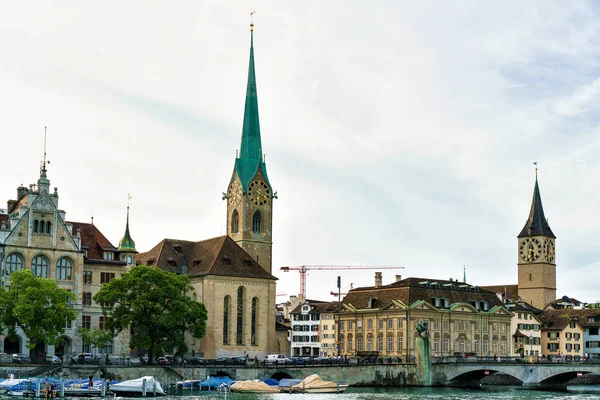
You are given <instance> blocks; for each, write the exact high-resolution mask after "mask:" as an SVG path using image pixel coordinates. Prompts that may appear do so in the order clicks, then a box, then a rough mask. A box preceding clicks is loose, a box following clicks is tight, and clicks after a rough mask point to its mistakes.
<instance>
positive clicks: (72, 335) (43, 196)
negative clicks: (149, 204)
mask: <svg viewBox="0 0 600 400" xmlns="http://www.w3.org/2000/svg"><path fill="white" fill-rule="evenodd" d="M121 244H122V246H121V245H120V246H119V247H115V246H114V245H112V244H111V242H110V241H109V240H108V239H107V238H106V237H105V236H104V235H103V234H102V233H101V232H100V230H98V228H97V227H96V226H95V225H94V224H88V223H82V222H68V221H66V213H65V211H63V210H61V209H60V208H59V196H58V189H57V188H54V190H53V191H51V190H50V181H49V180H48V177H47V170H46V163H45V162H44V163H43V165H42V168H41V170H40V178H39V179H38V181H37V184H32V185H30V186H29V187H23V186H20V187H19V188H17V198H16V200H9V201H8V203H7V209H6V212H5V213H0V269H1V271H2V273H1V284H2V286H8V285H9V284H10V274H11V273H12V272H14V271H17V270H22V269H30V270H31V271H32V272H33V274H34V275H35V276H37V277H40V278H48V279H55V280H56V282H57V284H58V286H59V287H61V288H64V289H66V290H69V291H71V292H73V293H75V294H76V301H75V303H74V304H72V306H73V307H74V308H75V309H76V310H77V319H76V320H75V321H72V322H67V323H66V325H65V333H64V334H63V335H62V337H61V339H62V341H61V343H60V344H59V345H58V346H56V347H55V346H54V345H52V344H48V343H42V344H39V345H38V346H37V347H36V348H35V349H34V350H32V351H31V353H30V352H29V350H28V348H27V345H28V339H27V337H26V336H25V334H24V333H23V331H22V330H21V329H20V328H18V329H17V337H16V338H9V337H0V352H4V353H23V354H31V355H32V356H39V355H40V354H42V353H45V354H49V355H52V354H57V355H60V356H69V355H73V354H76V353H79V352H94V353H96V352H101V353H112V354H119V355H121V354H128V353H129V348H128V333H127V332H125V333H123V334H122V335H120V336H119V337H117V338H115V339H114V341H113V342H112V343H110V344H109V345H108V346H107V347H105V348H102V349H94V348H92V347H91V346H90V345H89V344H87V343H84V342H83V341H82V339H81V337H80V335H79V329H80V328H93V327H100V328H102V326H103V323H104V321H103V317H102V315H101V314H102V313H101V307H100V305H98V304H95V303H94V301H93V300H92V298H93V296H94V295H95V293H96V292H97V291H98V289H99V288H100V285H101V284H102V283H104V282H109V281H110V280H111V279H113V278H115V277H120V276H121V275H122V274H123V273H125V272H127V271H128V269H129V266H130V265H132V263H133V261H134V257H135V254H136V250H135V243H134V242H133V240H132V239H131V236H130V235H129V207H128V209H127V224H126V230H125V236H124V237H123V239H122V240H121Z"/></svg>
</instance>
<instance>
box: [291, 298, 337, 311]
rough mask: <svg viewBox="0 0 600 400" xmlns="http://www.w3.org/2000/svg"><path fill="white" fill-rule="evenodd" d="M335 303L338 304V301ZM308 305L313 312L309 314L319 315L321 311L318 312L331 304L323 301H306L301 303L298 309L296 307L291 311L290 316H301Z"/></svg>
mask: <svg viewBox="0 0 600 400" xmlns="http://www.w3.org/2000/svg"><path fill="white" fill-rule="evenodd" d="M335 303H336V304H337V301H336V302H335ZM306 304H308V305H309V306H311V310H310V311H309V312H308V313H309V314H319V313H320V312H321V311H316V310H325V309H326V307H327V306H328V305H329V304H331V303H330V302H327V301H321V300H305V301H303V302H302V303H299V304H298V305H297V306H296V307H294V309H293V310H292V311H290V314H301V313H302V306H304V305H306Z"/></svg>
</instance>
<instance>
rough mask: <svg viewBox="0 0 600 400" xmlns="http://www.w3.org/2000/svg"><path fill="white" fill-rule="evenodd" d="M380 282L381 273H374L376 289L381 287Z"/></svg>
mask: <svg viewBox="0 0 600 400" xmlns="http://www.w3.org/2000/svg"><path fill="white" fill-rule="evenodd" d="M381 281H382V278H381V272H375V287H376V288H378V287H381Z"/></svg>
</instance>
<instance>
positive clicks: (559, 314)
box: [540, 308, 600, 330]
mask: <svg viewBox="0 0 600 400" xmlns="http://www.w3.org/2000/svg"><path fill="white" fill-rule="evenodd" d="M590 318H593V319H594V321H590ZM540 319H541V320H542V321H544V323H546V326H547V329H548V330H562V329H564V328H565V327H566V326H567V325H568V324H569V323H570V322H571V321H577V323H578V324H579V325H581V326H582V327H584V328H588V327H600V309H597V308H589V309H583V310H581V309H573V308H565V309H561V310H551V309H547V310H544V312H543V313H542V314H541V315H540Z"/></svg>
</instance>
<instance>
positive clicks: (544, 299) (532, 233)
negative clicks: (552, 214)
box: [517, 170, 556, 309]
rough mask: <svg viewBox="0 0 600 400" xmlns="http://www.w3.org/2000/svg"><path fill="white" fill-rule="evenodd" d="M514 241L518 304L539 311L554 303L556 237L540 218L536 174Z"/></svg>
mask: <svg viewBox="0 0 600 400" xmlns="http://www.w3.org/2000/svg"><path fill="white" fill-rule="evenodd" d="M517 240H518V257H519V262H518V268H519V283H518V287H519V292H518V295H519V297H520V299H521V300H522V301H525V302H527V303H529V304H531V305H532V306H534V307H537V308H539V309H543V308H544V307H545V306H546V305H547V304H549V303H550V302H552V301H554V300H556V254H555V243H554V242H555V240H556V236H554V233H553V232H552V229H550V225H549V224H548V220H547V219H546V216H545V215H544V208H543V207H542V197H541V196H540V188H539V186H538V180H537V170H536V177H535V186H534V189H533V200H532V201H531V209H530V211H529V217H528V218H527V222H525V226H524V227H523V229H522V230H521V233H520V234H519V236H518V239H517Z"/></svg>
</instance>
